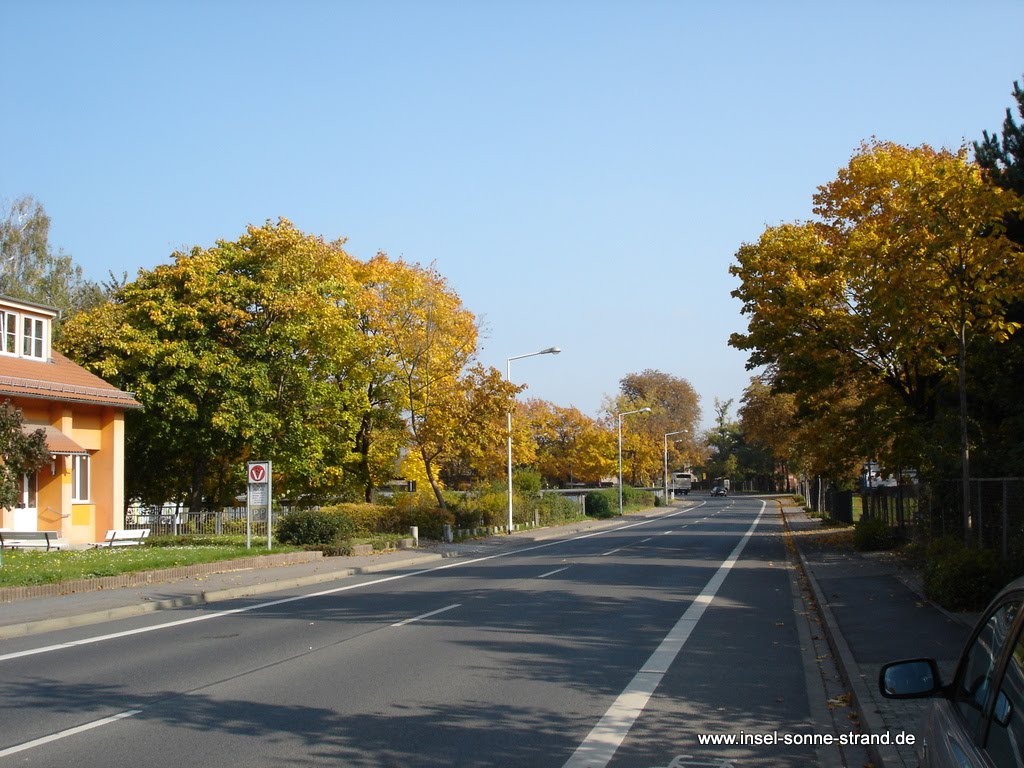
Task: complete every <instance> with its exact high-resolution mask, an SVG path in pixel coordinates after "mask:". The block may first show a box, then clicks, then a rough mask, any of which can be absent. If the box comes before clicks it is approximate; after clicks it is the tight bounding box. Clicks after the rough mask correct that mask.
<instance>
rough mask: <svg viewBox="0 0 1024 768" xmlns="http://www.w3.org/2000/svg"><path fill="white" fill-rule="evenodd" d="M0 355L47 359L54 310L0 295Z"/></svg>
mask: <svg viewBox="0 0 1024 768" xmlns="http://www.w3.org/2000/svg"><path fill="white" fill-rule="evenodd" d="M0 304H2V305H0V355H12V356H14V357H23V358H27V359H29V360H49V359H50V322H51V321H52V320H53V318H54V317H56V315H57V313H56V311H54V310H50V309H49V308H48V307H43V306H42V305H35V304H30V303H28V302H20V301H18V302H16V301H10V300H7V301H4V300H3V299H0Z"/></svg>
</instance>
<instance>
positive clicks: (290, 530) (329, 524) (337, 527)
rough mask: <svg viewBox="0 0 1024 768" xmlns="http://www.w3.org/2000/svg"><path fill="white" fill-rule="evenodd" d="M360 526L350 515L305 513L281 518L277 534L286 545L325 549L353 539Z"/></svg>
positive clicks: (335, 512)
mask: <svg viewBox="0 0 1024 768" xmlns="http://www.w3.org/2000/svg"><path fill="white" fill-rule="evenodd" d="M355 531H356V525H355V523H354V522H353V521H352V518H350V517H349V516H348V514H347V513H345V512H341V511H338V510H327V509H319V510H314V509H302V510H297V511H295V512H289V513H288V514H286V515H282V516H281V517H280V518H278V521H277V526H276V527H275V534H276V536H277V540H278V541H280V542H281V543H282V544H294V545H296V546H300V547H322V546H324V545H328V544H337V543H338V542H340V541H342V540H343V539H347V538H351V537H352V536H353V535H354V534H355Z"/></svg>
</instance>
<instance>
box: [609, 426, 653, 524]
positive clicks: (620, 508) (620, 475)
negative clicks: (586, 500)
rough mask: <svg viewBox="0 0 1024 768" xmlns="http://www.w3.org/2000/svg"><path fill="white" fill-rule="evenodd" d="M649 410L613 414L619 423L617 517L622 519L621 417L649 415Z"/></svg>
mask: <svg viewBox="0 0 1024 768" xmlns="http://www.w3.org/2000/svg"><path fill="white" fill-rule="evenodd" d="M650 412H651V409H650V408H637V409H636V410H635V411H623V412H622V413H617V414H615V418H616V420H617V421H618V423H619V517H622V417H623V416H631V415H632V414H634V413H650Z"/></svg>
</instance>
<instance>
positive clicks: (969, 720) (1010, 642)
mask: <svg viewBox="0 0 1024 768" xmlns="http://www.w3.org/2000/svg"><path fill="white" fill-rule="evenodd" d="M1022 607H1024V578H1021V579H1017V580H1016V581H1013V582H1011V583H1010V584H1008V585H1007V586H1006V587H1004V588H1003V589H1002V591H1000V593H999V594H998V595H997V596H996V598H995V600H993V601H992V602H991V603H990V604H989V606H988V608H986V609H985V611H984V612H983V613H982V616H981V619H980V620H979V621H978V623H977V625H976V626H975V627H974V630H973V631H972V633H971V638H970V640H969V641H968V643H967V645H966V646H965V647H964V650H963V652H962V653H961V655H960V659H959V661H958V663H957V668H956V672H955V674H954V675H953V680H952V681H951V682H950V683H949V684H948V685H943V683H942V680H941V677H940V674H939V668H938V665H937V664H936V662H935V660H934V659H927V658H920V659H906V660H903V661H896V662H890V663H888V664H885V665H884V666H883V667H882V669H881V671H880V672H879V676H878V688H879V691H880V692H881V693H882V695H883V696H885V697H887V698H891V699H913V698H925V697H932V698H933V701H932V704H931V706H930V707H929V710H928V713H927V715H926V717H925V722H924V725H923V731H922V733H921V735H922V736H923V738H920V739H918V760H919V761H920V765H921V766H923V767H924V768H945V766H956V767H957V768H974V766H985V768H992V766H996V768H1001V767H1002V766H1019V765H1024V610H1021V608H1022Z"/></svg>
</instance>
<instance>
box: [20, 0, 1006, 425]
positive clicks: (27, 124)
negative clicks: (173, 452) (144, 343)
mask: <svg viewBox="0 0 1024 768" xmlns="http://www.w3.org/2000/svg"><path fill="white" fill-rule="evenodd" d="M1021 29H1024V2H1020V0H1012V1H1011V0H1005V1H1000V0H994V1H989V2H986V1H985V0H981V1H980V2H942V0H932V1H931V2H910V1H904V2H901V1H900V0H885V1H884V2H871V1H865V2H844V3H839V2H833V3H824V2H820V0H818V1H817V2H785V1H784V0H781V1H779V2H727V1H723V2H714V3H712V2H683V1H681V0H680V1H678V2H656V1H654V0H632V1H629V2H627V1H626V0H623V1H622V2H601V1H600V0H591V1H589V2H584V1H583V0H548V1H547V2H541V0H519V1H517V2H503V1H500V0H494V1H491V2H484V1H483V0H481V1H479V2H465V1H463V2H456V1H454V0H451V1H443V2H442V1H440V0H420V1H419V2H402V1H398V0H396V1H390V2H389V1H387V0H382V1H381V2H327V0H319V1H314V0H288V1H287V2H284V1H283V0H282V1H281V2H260V1H259V0H252V1H248V2H241V1H240V0H239V1H235V2H230V1H228V0H207V1H206V2H189V1H188V0H183V1H181V2H162V1H160V0H157V1H155V2H129V1H128V0H124V1H122V2H113V1H106V2H105V1H103V0H93V1H91V2H86V1H85V0H80V1H78V2H55V1H53V0H34V2H31V3H28V2H22V1H21V0H0V36H2V37H0V39H2V44H0V72H2V73H3V84H4V89H3V91H4V110H3V114H2V115H0V147H2V148H3V162H2V165H0V198H3V199H5V200H7V201H10V200H12V199H14V198H17V197H20V196H22V195H26V194H30V195H33V196H35V197H36V198H37V199H38V200H39V201H40V202H42V203H43V205H44V206H45V208H46V210H47V212H48V213H49V214H50V216H51V217H52V219H53V223H52V229H51V242H52V244H53V245H54V247H56V248H59V249H62V250H63V251H65V252H66V253H69V254H71V255H72V256H73V257H74V259H75V260H76V262H77V263H79V264H81V265H82V267H83V268H84V269H85V271H86V274H87V275H88V276H89V277H91V278H92V279H96V280H99V279H102V278H104V277H105V276H106V275H107V273H108V271H113V272H114V273H115V274H120V273H122V272H127V273H128V274H129V276H134V275H135V274H136V272H137V270H139V269H140V268H145V269H148V268H152V267H154V266H156V265H158V264H161V263H165V262H167V261H168V260H169V258H170V255H171V253H172V252H174V251H175V250H178V249H181V248H188V247H191V246H193V245H201V246H209V245H212V244H213V243H214V242H215V241H216V240H218V239H225V240H234V239H236V238H237V237H238V236H239V235H241V234H242V233H243V232H244V230H245V227H246V225H248V224H250V223H253V224H261V223H263V222H264V221H266V220H268V219H269V220H276V219H277V218H278V217H285V218H288V219H291V220H292V221H293V222H295V224H296V225H297V226H298V227H299V228H301V229H303V230H304V231H306V232H310V233H314V234H319V235H323V236H324V237H326V238H327V239H330V240H333V239H337V238H347V246H346V248H347V250H348V251H349V252H350V253H351V254H352V255H354V256H356V257H357V258H361V259H368V258H370V257H371V256H373V254H374V253H376V252H377V251H378V250H382V251H385V252H387V253H388V254H389V255H391V256H392V257H402V258H404V259H405V260H407V261H411V262H420V263H422V264H430V263H433V264H435V265H436V267H437V269H438V270H439V271H440V272H441V273H442V274H443V275H444V276H445V277H447V278H448V280H449V281H450V283H451V286H452V287H453V289H454V290H456V291H457V292H458V293H459V295H460V296H461V297H462V300H463V302H464V304H465V305H466V306H467V307H468V308H469V309H470V310H472V311H473V312H475V313H476V314H477V316H478V317H479V318H480V319H481V320H482V322H483V325H484V327H485V329H486V331H485V337H484V338H483V339H482V344H481V352H480V360H481V361H482V362H484V363H486V364H488V365H493V366H495V367H497V368H499V369H500V370H502V371H504V370H505V361H506V358H508V357H511V356H513V355H521V354H525V353H529V352H533V351H537V350H540V349H543V348H545V347H548V346H552V345H556V346H559V347H561V348H562V350H563V352H562V354H561V355H559V356H557V357H553V356H546V357H539V358H533V359H527V360H519V361H516V362H514V363H513V364H512V378H513V380H515V381H517V382H518V383H526V384H528V385H529V389H528V390H527V395H528V396H533V397H540V398H543V399H545V400H550V401H552V402H554V403H557V404H559V405H566V406H568V405H575V406H576V407H578V408H580V409H581V410H583V411H584V412H586V413H588V414H591V415H596V414H597V413H598V411H599V410H600V407H601V405H602V401H603V399H604V398H605V396H607V395H611V394H614V393H615V392H616V391H617V389H618V382H619V380H620V379H621V378H622V377H623V376H625V375H627V374H629V373H635V372H639V371H642V370H644V369H647V368H653V369H657V370H661V371H665V372H667V373H670V374H673V375H675V376H681V377H683V378H686V379H687V380H689V381H690V382H691V383H692V384H693V385H694V387H695V388H696V390H697V391H698V393H699V394H700V395H701V398H702V408H703V412H704V422H705V425H707V424H709V423H710V422H711V421H712V419H713V416H714V409H713V405H714V400H715V398H719V399H722V400H725V399H729V398H733V399H734V400H735V401H736V405H738V403H739V399H740V397H741V394H742V391H743V388H744V387H745V386H746V384H747V383H748V381H749V377H750V372H748V371H746V370H745V369H744V363H745V356H744V355H743V354H741V353H739V352H737V351H736V350H733V349H731V348H730V347H728V345H727V343H726V342H727V340H728V337H729V334H730V333H732V332H734V331H741V330H743V329H744V328H745V322H744V319H743V318H742V316H741V315H740V314H739V304H738V302H737V301H736V300H734V299H732V298H731V297H730V296H729V292H730V291H731V290H733V289H734V288H735V287H736V286H735V282H734V280H733V278H732V277H731V276H730V275H729V274H728V267H729V265H730V264H731V263H732V262H733V258H734V254H735V253H736V250H737V249H738V248H739V246H740V245H741V244H743V243H744V242H750V241H753V240H755V239H756V238H757V237H758V236H759V235H760V233H761V232H762V231H763V229H764V228H765V226H768V225H774V224H779V223H781V222H784V221H793V220H798V219H806V218H808V217H809V216H810V215H811V210H810V209H811V196H812V195H813V194H814V192H815V189H816V187H818V186H819V185H821V184H824V183H827V182H828V181H830V180H831V179H832V178H834V177H835V174H836V172H837V170H838V169H839V168H840V167H842V166H843V165H845V164H846V162H847V161H848V160H849V158H850V156H851V154H853V153H854V152H855V151H856V149H857V147H858V145H859V144H860V143H861V142H862V141H865V140H867V139H869V138H871V137H877V138H879V139H883V140H889V141H896V142H900V143H904V144H909V145H918V144H924V143H928V144H931V145H933V146H945V147H958V146H960V145H961V144H963V143H964V142H971V141H973V140H975V139H979V138H980V137H981V133H982V131H983V130H984V129H988V130H990V131H991V130H999V129H1000V128H1001V124H1002V119H1003V115H1004V113H1005V110H1006V108H1007V107H1010V106H1011V104H1012V98H1011V95H1010V94H1011V90H1012V84H1013V81H1014V80H1021V79H1022V77H1024V55H1021V51H1022V47H1021V40H1020V30H1021ZM1014 51H1016V52H1017V53H1014ZM736 405H734V407H733V411H732V412H733V414H735V408H736Z"/></svg>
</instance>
